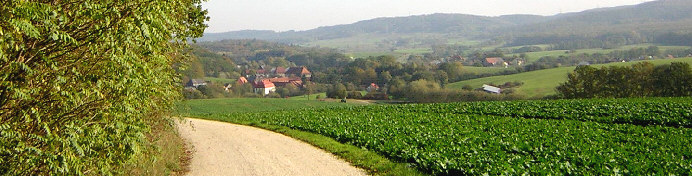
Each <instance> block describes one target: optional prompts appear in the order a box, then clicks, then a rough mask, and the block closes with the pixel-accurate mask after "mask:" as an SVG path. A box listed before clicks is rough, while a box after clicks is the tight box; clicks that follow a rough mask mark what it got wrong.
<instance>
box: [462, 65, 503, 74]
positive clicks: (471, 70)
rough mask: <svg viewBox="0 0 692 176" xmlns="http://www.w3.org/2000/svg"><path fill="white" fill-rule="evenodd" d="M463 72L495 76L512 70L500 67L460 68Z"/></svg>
mask: <svg viewBox="0 0 692 176" xmlns="http://www.w3.org/2000/svg"><path fill="white" fill-rule="evenodd" d="M462 69H463V70H464V72H467V73H474V74H477V75H480V74H497V73H500V72H502V71H505V70H511V69H514V68H502V67H474V66H464V67H463V68H462Z"/></svg>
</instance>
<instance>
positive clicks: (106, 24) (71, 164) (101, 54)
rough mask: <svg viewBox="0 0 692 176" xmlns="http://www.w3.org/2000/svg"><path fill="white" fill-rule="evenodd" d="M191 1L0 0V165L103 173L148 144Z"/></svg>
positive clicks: (0, 170) (174, 84)
mask: <svg viewBox="0 0 692 176" xmlns="http://www.w3.org/2000/svg"><path fill="white" fill-rule="evenodd" d="M200 3H201V1H200V0H171V1H158V0H155V1H148V0H147V1H144V0H132V1H109V0H106V1H98V2H91V1H87V2H84V1H72V0H68V1H23V0H7V1H2V2H0V11H1V12H2V13H0V70H2V71H1V72H0V121H1V122H2V123H1V124H0V163H2V165H0V174H9V175H82V174H85V175H110V174H113V173H114V172H118V168H120V167H122V166H123V165H124V164H126V163H129V162H131V161H132V159H133V158H134V157H136V156H138V155H141V154H142V151H144V150H145V148H148V147H151V146H148V145H147V144H146V138H145V134H146V133H147V132H148V130H149V126H148V122H150V121H152V120H154V119H158V118H164V117H163V115H164V114H165V113H166V112H167V111H168V110H169V109H170V108H171V107H172V105H173V104H172V103H173V101H174V100H175V99H177V98H178V97H179V94H180V93H179V91H178V90H179V88H178V87H179V83H178V81H177V76H176V74H175V71H174V69H173V64H174V63H178V62H180V61H181V60H182V59H184V58H185V57H184V56H183V55H181V54H179V53H180V52H179V51H180V50H181V49H182V48H184V47H185V46H186V43H187V40H188V38H191V37H199V36H201V34H202V32H203V30H204V29H205V27H206V26H205V25H204V23H203V22H204V21H205V20H206V18H207V17H206V16H205V15H206V11H203V10H202V9H201V6H200V5H199V4H200Z"/></svg>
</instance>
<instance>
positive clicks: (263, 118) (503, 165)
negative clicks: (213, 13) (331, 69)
mask: <svg viewBox="0 0 692 176" xmlns="http://www.w3.org/2000/svg"><path fill="white" fill-rule="evenodd" d="M200 116H201V117H203V118H208V119H216V120H223V121H230V122H234V121H245V122H255V123H262V124H270V125H279V126H285V127H289V128H293V129H298V130H304V131H308V132H313V133H318V134H322V135H325V136H328V137H331V138H334V139H336V140H338V141H340V142H343V143H348V144H353V145H356V146H360V147H363V148H367V149H369V150H372V151H375V152H378V153H380V154H381V155H383V156H386V157H388V158H391V159H394V160H399V161H404V162H409V163H412V164H413V165H415V166H416V167H417V168H419V169H420V170H422V171H426V172H428V173H432V174H437V175H464V174H470V175H484V174H488V175H501V174H505V175H522V174H531V175H545V174H556V175H567V174H570V175H617V174H624V175H644V174H660V175H668V174H676V175H689V174H692V160H690V158H692V130H691V129H690V128H689V127H690V126H689V124H690V121H691V119H692V98H656V99H615V100H614V99H602V100H560V101H517V102H479V103H450V104H417V105H393V106H358V107H335V108H325V109H312V110H307V109H306V110H295V111H275V112H265V113H230V114H229V113H214V114H206V115H200Z"/></svg>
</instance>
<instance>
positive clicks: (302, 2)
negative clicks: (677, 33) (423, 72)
mask: <svg viewBox="0 0 692 176" xmlns="http://www.w3.org/2000/svg"><path fill="white" fill-rule="evenodd" d="M648 1H652V0H208V1H207V2H205V3H203V4H202V7H203V8H204V9H207V10H208V11H209V14H208V15H209V17H210V20H209V22H207V24H208V25H209V27H208V28H207V30H206V32H211V33H217V32H228V31H237V30H274V31H288V30H296V31H302V30H309V29H314V28H317V27H321V26H332V25H338V24H350V23H355V22H358V21H362V20H369V19H374V18H379V17H399V16H411V15H424V14H433V13H460V14H472V15H482V16H500V15H508V14H534V15H544V16H549V15H555V14H559V13H568V12H579V11H584V10H588V9H594V8H603V7H615V6H621V5H634V4H639V3H643V2H648Z"/></svg>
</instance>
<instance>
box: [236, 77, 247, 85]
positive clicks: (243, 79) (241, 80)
mask: <svg viewBox="0 0 692 176" xmlns="http://www.w3.org/2000/svg"><path fill="white" fill-rule="evenodd" d="M245 83H247V79H246V78H245V77H240V78H238V84H245Z"/></svg>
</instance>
